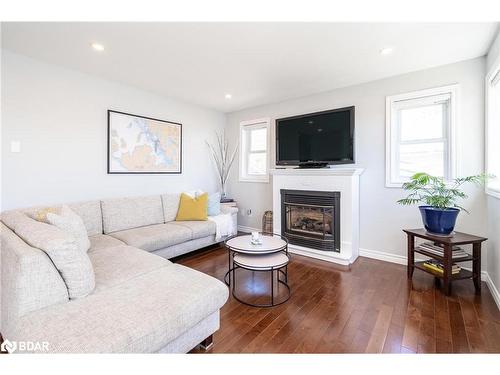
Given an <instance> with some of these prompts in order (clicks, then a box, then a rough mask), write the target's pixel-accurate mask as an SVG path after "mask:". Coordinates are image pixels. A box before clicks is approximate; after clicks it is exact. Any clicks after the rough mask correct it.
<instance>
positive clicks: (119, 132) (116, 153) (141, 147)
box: [107, 109, 182, 174]
mask: <svg viewBox="0 0 500 375" xmlns="http://www.w3.org/2000/svg"><path fill="white" fill-rule="evenodd" d="M107 118H108V128H107V131H108V134H107V173H108V174H181V173H182V124H181V123H177V122H173V121H167V120H160V119H157V118H153V117H146V116H141V115H135V114H132V113H127V112H120V111H115V110H110V109H109V110H108V115H107Z"/></svg>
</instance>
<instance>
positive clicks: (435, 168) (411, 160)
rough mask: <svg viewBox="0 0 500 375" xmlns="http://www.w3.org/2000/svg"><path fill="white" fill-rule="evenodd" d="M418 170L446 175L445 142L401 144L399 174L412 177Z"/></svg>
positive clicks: (435, 174) (436, 174)
mask: <svg viewBox="0 0 500 375" xmlns="http://www.w3.org/2000/svg"><path fill="white" fill-rule="evenodd" d="M418 172H426V173H429V174H431V175H433V176H438V177H444V176H443V175H444V144H443V142H436V143H419V144H407V145H405V144H402V145H400V147H399V176H400V177H411V176H412V175H414V174H415V173H418Z"/></svg>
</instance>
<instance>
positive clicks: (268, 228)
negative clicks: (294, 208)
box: [262, 211, 273, 233]
mask: <svg viewBox="0 0 500 375" xmlns="http://www.w3.org/2000/svg"><path fill="white" fill-rule="evenodd" d="M262 232H263V233H273V211H266V212H264V216H262Z"/></svg>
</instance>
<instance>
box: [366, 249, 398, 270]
mask: <svg viewBox="0 0 500 375" xmlns="http://www.w3.org/2000/svg"><path fill="white" fill-rule="evenodd" d="M359 256H362V257H366V258H371V259H377V260H383V261H384V262H390V263H397V264H402V265H405V266H406V264H407V261H406V257H405V256H402V255H396V254H391V253H386V252H384V251H377V250H368V249H362V248H360V249H359Z"/></svg>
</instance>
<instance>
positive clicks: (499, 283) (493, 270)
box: [486, 33, 500, 307]
mask: <svg viewBox="0 0 500 375" xmlns="http://www.w3.org/2000/svg"><path fill="white" fill-rule="evenodd" d="M497 59H500V33H499V34H498V36H497V38H496V39H495V41H494V43H493V45H492V47H491V49H490V52H489V53H488V56H487V59H486V72H488V71H489V70H490V68H491V67H492V66H493V63H494V62H495V61H496V60H497ZM487 205H488V269H487V270H488V274H489V277H490V279H491V281H492V282H493V284H494V285H495V288H496V290H497V292H496V293H497V298H499V299H498V300H497V304H499V307H500V295H498V291H500V199H498V198H495V197H492V196H488V198H487Z"/></svg>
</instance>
